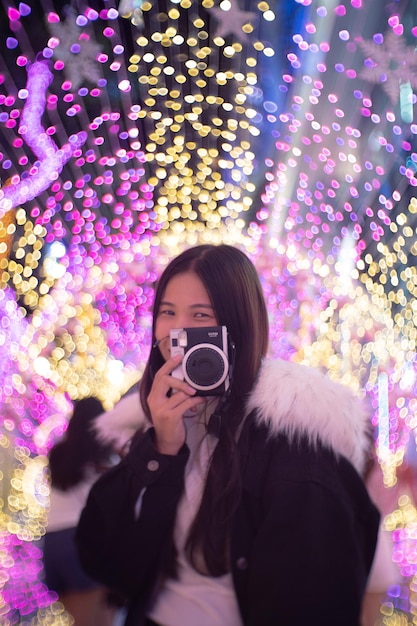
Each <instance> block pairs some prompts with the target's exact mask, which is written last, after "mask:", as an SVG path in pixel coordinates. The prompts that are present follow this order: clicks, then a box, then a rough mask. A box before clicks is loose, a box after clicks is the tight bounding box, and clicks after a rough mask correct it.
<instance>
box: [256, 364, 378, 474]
mask: <svg viewBox="0 0 417 626" xmlns="http://www.w3.org/2000/svg"><path fill="white" fill-rule="evenodd" d="M254 409H255V410H256V415H257V418H258V420H259V421H260V422H261V423H266V424H267V425H268V426H269V428H270V430H271V432H272V433H279V432H283V433H286V434H287V436H289V437H290V438H291V439H294V438H297V437H298V436H300V435H306V436H307V437H308V439H309V441H310V442H311V443H312V444H313V445H314V444H316V443H317V442H319V441H320V442H321V443H322V444H323V445H325V446H326V447H329V448H331V449H333V450H334V451H335V452H336V453H337V454H342V455H344V456H345V457H346V458H348V459H349V461H350V462H351V463H352V465H354V467H355V468H356V469H357V470H358V471H359V472H361V471H362V470H363V467H364V463H365V460H366V456H367V452H368V447H369V437H368V433H369V428H370V417H369V415H368V414H367V410H366V407H365V406H364V403H363V402H362V401H361V400H360V399H359V398H357V397H356V396H355V395H354V394H353V393H352V391H351V390H350V389H349V387H346V386H344V385H341V384H340V383H337V382H334V381H333V380H331V379H330V378H329V377H328V376H325V375H324V374H322V373H321V372H320V371H319V370H316V369H313V368H310V367H306V366H304V365H300V364H299V363H292V362H288V361H281V360H265V361H264V363H263V365H262V368H261V371H260V374H259V378H258V382H257V383H256V385H255V388H254V390H253V392H252V394H251V396H250V399H249V402H248V410H249V411H252V410H254Z"/></svg>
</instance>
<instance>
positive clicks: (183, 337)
mask: <svg viewBox="0 0 417 626" xmlns="http://www.w3.org/2000/svg"><path fill="white" fill-rule="evenodd" d="M170 342H171V356H175V355H177V354H180V355H181V356H182V357H183V359H182V363H180V364H179V365H178V367H176V368H175V370H174V371H173V372H172V376H175V377H176V378H179V379H180V380H185V381H186V382H187V383H188V384H189V385H190V386H191V387H193V388H194V389H196V390H197V394H196V395H198V396H221V395H223V394H224V393H225V391H227V390H228V388H229V385H230V377H229V358H228V333H227V328H226V326H207V327H200V328H175V329H173V330H171V332H170Z"/></svg>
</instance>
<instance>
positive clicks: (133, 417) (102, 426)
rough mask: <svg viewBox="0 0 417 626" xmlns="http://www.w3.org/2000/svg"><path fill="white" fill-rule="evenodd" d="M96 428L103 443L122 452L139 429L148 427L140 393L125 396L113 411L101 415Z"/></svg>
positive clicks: (96, 421)
mask: <svg viewBox="0 0 417 626" xmlns="http://www.w3.org/2000/svg"><path fill="white" fill-rule="evenodd" d="M94 426H95V429H96V432H97V434H98V437H99V438H100V439H101V440H102V441H105V442H107V443H112V444H113V445H114V446H115V448H116V450H122V449H123V448H124V446H125V445H126V444H127V442H128V441H129V440H130V439H131V438H132V437H133V435H134V434H135V432H136V431H137V430H138V429H139V428H144V427H147V426H148V421H147V419H146V417H145V414H144V412H143V409H142V406H141V404H140V400H139V393H138V391H137V390H136V391H135V393H129V394H128V395H127V396H124V397H123V398H122V399H121V400H120V401H119V402H118V403H117V404H115V406H114V407H113V409H112V410H111V411H107V412H106V413H102V414H101V415H99V416H98V417H97V419H96V420H95V423H94Z"/></svg>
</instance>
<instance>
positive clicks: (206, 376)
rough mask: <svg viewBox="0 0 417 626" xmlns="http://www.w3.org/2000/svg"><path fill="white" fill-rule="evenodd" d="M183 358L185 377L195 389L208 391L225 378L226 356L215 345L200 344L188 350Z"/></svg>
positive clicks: (226, 369) (226, 368)
mask: <svg viewBox="0 0 417 626" xmlns="http://www.w3.org/2000/svg"><path fill="white" fill-rule="evenodd" d="M184 360H185V362H184V363H183V368H184V373H185V378H186V380H187V381H188V382H189V384H191V385H192V386H193V387H196V388H197V389H200V390H205V391H210V390H211V389H215V388H216V387H218V386H219V385H221V383H222V382H223V381H224V379H225V378H226V375H227V371H228V362H227V358H226V355H225V354H224V352H222V351H221V350H220V349H219V348H217V347H216V346H210V345H203V344H200V345H199V346H197V347H196V348H195V349H194V350H190V352H189V353H187V355H186V356H185V358H184Z"/></svg>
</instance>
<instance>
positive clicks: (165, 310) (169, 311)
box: [159, 309, 174, 315]
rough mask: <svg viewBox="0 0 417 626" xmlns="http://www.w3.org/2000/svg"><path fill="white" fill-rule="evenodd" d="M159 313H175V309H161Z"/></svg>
mask: <svg viewBox="0 0 417 626" xmlns="http://www.w3.org/2000/svg"><path fill="white" fill-rule="evenodd" d="M159 315H174V311H172V310H171V309H161V310H160V311H159Z"/></svg>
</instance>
